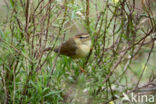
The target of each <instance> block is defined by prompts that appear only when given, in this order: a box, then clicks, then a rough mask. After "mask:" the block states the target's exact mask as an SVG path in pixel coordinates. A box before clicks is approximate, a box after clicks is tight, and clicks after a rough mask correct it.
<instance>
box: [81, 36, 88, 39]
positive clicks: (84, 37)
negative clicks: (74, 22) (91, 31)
mask: <svg viewBox="0 0 156 104" xmlns="http://www.w3.org/2000/svg"><path fill="white" fill-rule="evenodd" d="M79 38H80V39H87V38H88V36H80V37H79Z"/></svg>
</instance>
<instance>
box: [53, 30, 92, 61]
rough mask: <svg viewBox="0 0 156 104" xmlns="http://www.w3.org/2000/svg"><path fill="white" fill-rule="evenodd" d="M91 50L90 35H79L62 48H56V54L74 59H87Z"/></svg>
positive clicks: (70, 39) (63, 44) (61, 46)
mask: <svg viewBox="0 0 156 104" xmlns="http://www.w3.org/2000/svg"><path fill="white" fill-rule="evenodd" d="M90 50H91V38H90V35H89V34H88V33H79V34H77V35H75V36H73V37H71V38H69V39H68V40H67V41H65V42H64V43H62V44H61V45H60V46H58V47H56V48H54V52H55V53H58V54H60V55H65V56H68V57H71V58H73V59H77V58H83V57H86V56H87V55H88V54H89V52H90Z"/></svg>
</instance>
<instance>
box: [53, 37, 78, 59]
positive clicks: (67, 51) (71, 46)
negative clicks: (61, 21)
mask: <svg viewBox="0 0 156 104" xmlns="http://www.w3.org/2000/svg"><path fill="white" fill-rule="evenodd" d="M75 44H76V43H75V41H74V40H73V39H72V38H70V39H69V40H68V41H66V42H65V43H63V44H62V45H61V46H60V47H57V48H55V49H54V52H56V53H60V54H62V55H66V56H69V57H72V56H74V55H75V54H76V51H75V50H76V48H77V47H76V45H75Z"/></svg>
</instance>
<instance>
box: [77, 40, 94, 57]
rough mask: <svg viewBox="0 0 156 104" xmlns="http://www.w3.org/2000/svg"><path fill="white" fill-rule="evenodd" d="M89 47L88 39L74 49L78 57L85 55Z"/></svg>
mask: <svg viewBox="0 0 156 104" xmlns="http://www.w3.org/2000/svg"><path fill="white" fill-rule="evenodd" d="M90 47H91V41H88V42H87V43H86V44H81V45H79V46H78V48H77V50H76V55H77V56H78V57H85V56H87V55H88V54H89V52H90Z"/></svg>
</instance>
